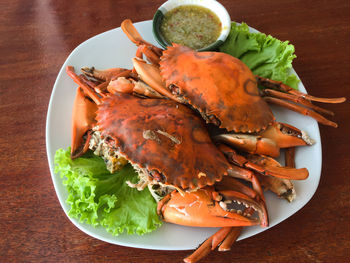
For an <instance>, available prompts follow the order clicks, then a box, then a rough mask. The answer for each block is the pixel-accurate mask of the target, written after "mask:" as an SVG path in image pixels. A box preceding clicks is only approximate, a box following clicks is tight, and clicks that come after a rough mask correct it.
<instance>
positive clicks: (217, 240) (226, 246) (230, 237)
mask: <svg viewBox="0 0 350 263" xmlns="http://www.w3.org/2000/svg"><path fill="white" fill-rule="evenodd" d="M244 213H245V214H250V215H251V214H253V213H254V210H253V209H250V208H247V209H246V210H245V211H244ZM242 229H243V227H241V226H239V227H223V228H221V229H220V230H219V231H217V232H216V233H215V234H213V235H212V236H210V237H209V238H208V239H207V240H205V241H204V242H203V243H202V244H201V245H200V246H199V247H198V248H197V249H196V250H195V251H194V252H193V253H192V254H191V255H190V256H188V257H186V258H185V259H184V262H186V263H195V262H198V261H199V260H201V259H202V258H204V257H205V256H207V255H208V254H209V253H210V252H211V251H213V250H214V249H215V248H216V247H217V246H219V245H220V246H219V247H218V251H229V250H231V247H232V245H233V243H234V242H236V240H237V238H238V237H239V235H240V234H241V231H242Z"/></svg>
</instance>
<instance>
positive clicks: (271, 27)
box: [0, 0, 350, 263]
mask: <svg viewBox="0 0 350 263" xmlns="http://www.w3.org/2000/svg"><path fill="white" fill-rule="evenodd" d="M162 2H163V1H159V0H157V1H144V0H135V1H130V0H129V1H124V0H123V1H117V0H116V1H112V0H110V1H83V0H60V1H54V0H51V1H50V0H37V1H25V0H22V1H21V0H11V1H10V0H2V1H0V32H1V35H0V36H1V37H0V99H1V103H0V109H1V114H0V130H1V136H0V149H1V155H0V262H181V261H182V259H183V258H184V257H185V256H187V255H188V254H189V253H190V251H152V250H143V249H135V248H128V247H121V246H117V245H111V244H108V243H105V242H102V241H99V240H97V239H94V238H92V237H90V236H88V235H86V234H84V233H83V232H81V231H80V230H79V229H77V228H76V227H75V226H74V225H73V224H72V223H71V222H70V221H69V219H68V218H67V217H66V216H65V214H64V212H63V210H62V208H61V206H60V204H59V202H58V199H57V197H56V193H55V190H54V188H53V184H52V181H51V176H50V171H49V167H48V162H47V157H46V149H45V122H46V114H47V108H48V104H49V99H50V95H51V91H52V88H53V84H54V81H55V78H56V75H57V73H58V71H59V69H60V67H61V66H62V64H63V62H64V61H65V59H66V57H67V56H68V55H69V53H70V52H71V51H72V50H73V49H74V48H75V47H76V46H77V45H79V44H80V43H81V42H83V41H85V40H86V39H88V38H90V37H92V36H94V35H96V34H99V33H101V32H104V31H106V30H109V29H112V28H115V27H119V26H120V23H121V21H122V20H123V19H125V18H132V19H133V21H135V22H137V21H142V20H149V19H151V18H152V16H153V14H154V12H155V11H156V9H157V8H158V6H160V5H161V4H162ZM220 2H221V3H223V4H224V5H225V7H226V8H227V9H228V11H229V13H230V15H231V18H232V20H234V21H238V22H240V21H245V22H246V23H248V24H249V25H250V26H252V27H255V28H257V29H258V30H260V31H262V32H265V33H268V34H271V35H273V36H275V37H277V38H279V39H281V40H290V42H291V43H293V44H294V45H295V47H296V54H297V56H298V58H297V59H296V60H295V62H294V68H295V70H296V71H297V72H298V74H299V76H300V77H301V78H302V80H303V83H304V85H305V87H306V89H307V90H308V92H309V93H311V94H314V95H318V96H323V97H340V96H346V97H348V99H349V94H350V81H349V74H350V51H349V50H350V2H349V1H347V0H334V1H330V0H323V1H321V0H320V1H311V0H290V1H281V0H279V1H277V0H275V1H265V0H264V1H263V0H244V1H229V0H225V1H224V0H222V1H220ZM328 108H329V109H331V110H333V111H334V112H335V113H336V115H335V117H334V120H335V121H336V122H338V123H339V127H338V128H337V129H335V128H330V127H325V126H321V127H320V130H321V136H322V150H323V164H322V176H321V181H320V185H319V188H318V190H317V192H316V194H315V195H314V197H313V198H312V199H311V201H310V202H309V203H308V204H307V205H306V206H305V207H304V208H303V209H301V210H300V211H299V212H297V213H296V214H295V215H293V216H292V217H290V218H289V219H287V220H286V221H284V222H282V223H281V224H279V225H278V226H276V227H273V228H271V229H269V230H268V231H265V232H263V233H261V234H259V235H256V236H254V237H251V238H249V239H245V240H243V241H240V242H238V243H236V244H235V245H234V247H233V248H232V250H231V251H229V252H225V253H223V252H217V251H215V252H213V253H211V254H210V255H209V256H208V257H207V258H206V259H205V260H203V261H202V262H244V263H249V262H254V263H255V262H317V263H319V262H350V223H349V218H350V212H349V211H350V201H349V200H350V191H349V190H350V155H349V150H350V147H349V143H350V141H349V133H350V107H349V102H346V103H343V104H339V105H329V106H328ZM184 238H186V237H184Z"/></svg>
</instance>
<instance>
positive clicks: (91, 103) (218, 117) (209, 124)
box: [66, 19, 345, 262]
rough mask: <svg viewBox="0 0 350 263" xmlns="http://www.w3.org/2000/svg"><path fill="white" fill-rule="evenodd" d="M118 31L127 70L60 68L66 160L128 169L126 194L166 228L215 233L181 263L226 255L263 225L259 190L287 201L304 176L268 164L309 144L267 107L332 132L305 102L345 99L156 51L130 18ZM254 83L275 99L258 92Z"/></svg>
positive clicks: (206, 59) (231, 63) (206, 55)
mask: <svg viewBox="0 0 350 263" xmlns="http://www.w3.org/2000/svg"><path fill="white" fill-rule="evenodd" d="M122 29H123V31H124V32H125V33H126V35H127V36H128V37H129V38H130V40H131V41H132V42H133V43H135V44H136V45H137V46H138V49H137V53H136V56H135V58H133V65H134V68H133V69H130V70H129V69H121V68H113V69H107V70H96V69H95V68H83V69H82V71H83V74H81V75H77V74H76V73H75V71H74V68H73V67H71V66H68V67H67V68H66V71H67V73H68V75H70V76H71V77H72V79H73V80H74V81H75V82H76V83H77V84H78V86H79V87H78V89H77V95H76V99H75V102H74V109H73V124H72V147H71V149H72V153H71V156H72V158H77V157H79V156H81V155H82V154H83V153H85V152H86V151H87V150H88V149H89V148H90V149H91V150H93V151H94V153H95V154H97V155H100V156H102V158H104V159H105V162H106V164H107V168H108V169H109V170H110V171H111V172H112V171H114V170H116V169H120V168H122V167H123V166H124V165H125V164H126V163H128V162H130V163H131V164H132V165H133V166H134V168H135V170H136V171H138V173H139V177H140V180H139V182H138V183H137V184H131V183H130V184H129V186H130V187H135V188H138V189H140V190H141V189H143V188H145V187H148V188H149V189H150V191H151V193H152V195H153V196H154V197H155V199H156V200H157V201H158V214H159V216H160V217H161V218H162V219H163V220H164V221H166V222H170V223H175V224H180V225H188V226H196V227H221V229H220V230H219V231H218V232H217V233H215V234H214V235H213V236H211V237H210V238H208V239H207V240H206V241H205V242H204V243H203V244H202V245H201V246H200V247H199V248H198V249H197V250H196V251H195V252H194V253H193V254H192V255H190V256H189V257H187V258H186V259H185V262H197V261H198V260H200V259H201V258H202V257H204V256H205V255H207V254H208V253H209V252H210V251H211V250H213V249H215V248H216V247H218V249H219V250H220V251H225V250H229V249H230V247H231V245H232V244H233V243H234V242H235V240H236V239H237V237H238V236H239V233H240V231H241V229H242V227H243V226H250V225H258V224H260V225H261V226H262V227H267V226H268V224H269V220H268V211H267V209H266V204H265V198H264V194H263V187H264V188H266V189H269V190H271V191H273V192H274V193H276V194H277V195H278V196H280V197H284V198H286V199H287V200H288V201H292V200H293V199H294V197H295V192H294V189H293V184H292V182H291V180H303V179H306V178H307V177H308V171H307V169H306V168H299V169H297V168H294V167H282V166H281V165H280V164H279V163H278V162H276V161H275V160H274V159H273V158H272V157H277V156H279V154H280V148H293V147H295V146H305V145H312V143H313V140H312V139H311V138H309V137H308V136H307V134H305V133H304V132H302V131H300V130H299V129H297V128H295V127H293V126H291V125H288V124H284V123H278V122H276V120H275V117H274V116H273V114H272V111H271V110H270V107H269V105H268V103H267V102H271V103H274V104H278V105H282V106H285V107H287V108H289V109H291V110H294V111H297V112H300V113H302V114H306V115H309V116H311V117H314V118H315V119H316V120H317V121H319V122H320V123H323V124H325V125H330V126H334V127H336V124H335V123H334V122H332V121H329V120H327V119H326V118H324V117H323V116H322V115H321V114H319V113H317V112H320V113H325V112H326V113H327V110H324V109H322V108H319V107H317V106H315V105H313V104H312V103H311V101H312V100H315V101H320V102H329V103H340V102H343V101H345V98H336V99H320V98H315V97H313V96H310V95H307V94H303V93H300V92H298V91H294V90H291V89H290V88H289V87H287V86H285V85H284V84H282V83H279V82H276V81H270V80H267V79H263V78H261V77H259V76H254V75H253V74H252V72H251V71H250V70H249V68H248V67H247V66H245V65H244V64H243V63H242V62H240V61H239V60H238V59H235V58H233V57H232V56H230V55H227V54H223V53H217V52H201V53H198V52H195V51H193V50H191V49H189V48H187V47H183V46H180V45H176V44H174V45H173V47H168V49H167V50H162V49H160V48H158V47H156V46H154V45H152V44H150V43H148V42H146V41H145V40H143V39H142V37H141V36H140V35H139V33H138V32H137V31H136V29H135V28H134V26H133V25H132V23H131V21H130V20H128V19H127V20H125V21H124V22H123V23H122ZM143 55H145V56H146V57H147V59H148V61H149V62H146V61H145V60H143ZM257 83H259V84H264V85H265V86H267V87H274V88H275V90H271V89H269V88H268V89H265V90H264V91H263V92H260V91H259V89H258V87H257ZM276 89H277V91H276ZM291 101H292V102H297V103H300V104H301V105H302V106H299V105H296V104H295V103H292V102H291ZM290 152H291V151H287V153H290ZM291 163H292V164H291V165H290V166H293V162H291ZM242 179H243V180H244V181H247V182H249V185H250V187H249V186H247V184H246V183H243V182H242V181H241V180H242ZM262 186H263V187H262Z"/></svg>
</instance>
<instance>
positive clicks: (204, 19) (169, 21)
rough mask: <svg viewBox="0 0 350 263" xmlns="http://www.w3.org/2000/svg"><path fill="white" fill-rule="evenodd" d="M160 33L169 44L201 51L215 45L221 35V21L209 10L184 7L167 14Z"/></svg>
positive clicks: (197, 7)
mask: <svg viewBox="0 0 350 263" xmlns="http://www.w3.org/2000/svg"><path fill="white" fill-rule="evenodd" d="M160 32H161V34H162V35H163V37H164V39H165V40H166V41H167V42H168V43H169V44H171V43H177V44H181V45H184V46H188V47H190V48H193V49H200V48H204V47H206V46H209V45H210V44H212V43H214V42H215V41H216V40H217V39H218V37H219V36H220V33H221V21H220V19H219V18H218V17H217V15H216V14H214V13H213V12H212V11H210V10H209V9H208V8H205V7H201V6H196V5H183V6H179V7H177V8H174V9H173V10H171V11H169V12H167V13H166V14H165V15H164V18H163V20H162V22H161V25H160Z"/></svg>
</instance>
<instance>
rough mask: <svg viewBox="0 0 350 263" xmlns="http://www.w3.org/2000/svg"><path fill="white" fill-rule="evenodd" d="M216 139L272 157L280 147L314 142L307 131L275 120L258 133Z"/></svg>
mask: <svg viewBox="0 0 350 263" xmlns="http://www.w3.org/2000/svg"><path fill="white" fill-rule="evenodd" d="M215 139H216V140H217V141H219V142H223V143H226V144H228V145H231V146H233V147H235V148H237V149H239V150H241V151H244V152H248V153H252V154H264V155H268V156H272V157H278V156H279V155H280V148H288V147H294V146H302V145H312V144H314V140H312V139H311V138H310V137H309V136H308V135H307V134H306V132H304V131H301V130H299V129H297V128H296V127H293V126H291V125H289V124H286V123H281V122H275V123H274V124H273V125H270V126H269V127H268V128H267V129H266V130H264V131H263V132H261V133H259V134H257V135H251V134H220V135H217V136H215Z"/></svg>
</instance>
